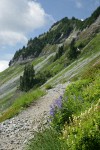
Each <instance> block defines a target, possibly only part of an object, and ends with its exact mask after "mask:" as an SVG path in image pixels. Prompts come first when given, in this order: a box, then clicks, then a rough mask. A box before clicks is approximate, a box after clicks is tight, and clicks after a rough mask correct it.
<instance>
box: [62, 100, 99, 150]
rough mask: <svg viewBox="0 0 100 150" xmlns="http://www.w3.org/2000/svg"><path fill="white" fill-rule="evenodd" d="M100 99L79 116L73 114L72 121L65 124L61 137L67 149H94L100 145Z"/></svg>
mask: <svg viewBox="0 0 100 150" xmlns="http://www.w3.org/2000/svg"><path fill="white" fill-rule="evenodd" d="M99 107H100V100H99V101H97V103H96V104H95V105H94V104H92V105H91V107H90V108H89V109H88V110H85V112H83V113H81V114H80V115H79V116H75V115H73V121H71V122H70V124H69V125H68V124H65V125H64V129H63V131H62V134H63V135H62V139H63V140H64V141H65V143H66V145H67V147H68V150H87V149H88V150H95V149H99V147H100V112H99Z"/></svg>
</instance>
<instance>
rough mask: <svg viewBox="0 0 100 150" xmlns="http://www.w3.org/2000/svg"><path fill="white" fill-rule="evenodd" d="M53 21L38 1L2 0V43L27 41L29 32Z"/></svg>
mask: <svg viewBox="0 0 100 150" xmlns="http://www.w3.org/2000/svg"><path fill="white" fill-rule="evenodd" d="M53 21H54V20H53V18H52V17H51V16H50V15H48V14H46V13H45V11H44V9H43V8H42V6H41V5H40V4H39V3H38V2H37V1H32V0H0V45H14V44H17V43H18V42H22V43H26V41H27V33H29V32H30V31H34V30H35V29H37V28H40V27H43V26H44V25H46V24H47V23H48V22H53Z"/></svg>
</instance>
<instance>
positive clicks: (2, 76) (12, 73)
mask: <svg viewBox="0 0 100 150" xmlns="http://www.w3.org/2000/svg"><path fill="white" fill-rule="evenodd" d="M23 70H24V65H14V66H10V67H9V68H7V69H6V70H4V71H3V72H1V73H0V85H2V84H4V83H5V82H7V81H9V80H10V79H12V78H14V77H16V76H18V75H19V74H20V73H22V72H23Z"/></svg>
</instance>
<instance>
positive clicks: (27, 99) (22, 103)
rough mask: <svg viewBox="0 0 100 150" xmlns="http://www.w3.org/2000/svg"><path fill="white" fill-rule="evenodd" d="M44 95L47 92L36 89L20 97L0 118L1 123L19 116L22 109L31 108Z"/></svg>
mask: <svg viewBox="0 0 100 150" xmlns="http://www.w3.org/2000/svg"><path fill="white" fill-rule="evenodd" d="M44 94H45V91H43V90H40V89H36V90H34V91H30V92H28V93H26V94H24V95H22V96H20V97H19V98H18V99H16V101H15V102H14V103H13V105H12V106H11V107H10V108H8V110H7V111H5V112H4V113H3V114H2V115H1V116H0V122H2V121H4V120H6V119H9V118H12V117H13V116H15V115H17V114H18V113H19V112H20V111H21V110H22V109H24V108H26V107H28V106H30V104H31V103H33V102H35V101H36V100H37V99H39V98H40V97H42V96H43V95H44Z"/></svg>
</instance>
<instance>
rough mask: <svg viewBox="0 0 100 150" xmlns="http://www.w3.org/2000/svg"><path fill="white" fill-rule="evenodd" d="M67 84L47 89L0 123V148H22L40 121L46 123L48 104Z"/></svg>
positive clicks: (4, 149) (19, 149)
mask: <svg viewBox="0 0 100 150" xmlns="http://www.w3.org/2000/svg"><path fill="white" fill-rule="evenodd" d="M68 84H69V83H66V84H59V85H57V86H56V87H55V88H53V89H50V90H48V91H47V94H46V95H45V96H43V97H42V98H40V99H39V100H38V101H37V102H35V103H34V104H33V105H32V106H31V107H29V108H27V109H26V110H24V111H22V112H21V113H20V114H19V115H18V116H15V117H14V118H11V119H9V120H6V121H4V122H2V123H0V150H23V149H24V147H25V145H26V143H27V142H28V141H29V140H30V139H31V138H33V137H34V131H38V129H39V127H40V125H41V123H42V124H43V125H45V124H46V122H47V116H48V115H49V110H50V105H51V104H52V103H53V102H54V100H55V99H57V98H58V97H59V96H60V95H63V93H64V91H65V88H66V86H67V85H68Z"/></svg>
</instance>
